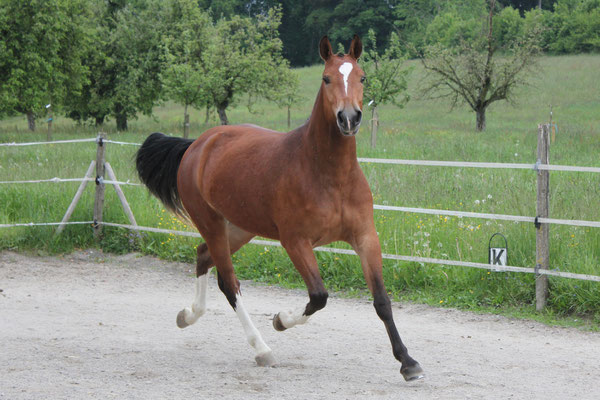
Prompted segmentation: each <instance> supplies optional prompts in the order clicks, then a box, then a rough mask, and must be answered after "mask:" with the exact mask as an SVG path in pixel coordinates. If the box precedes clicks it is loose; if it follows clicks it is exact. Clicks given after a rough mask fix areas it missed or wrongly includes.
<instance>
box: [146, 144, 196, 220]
mask: <svg viewBox="0 0 600 400" xmlns="http://www.w3.org/2000/svg"><path fill="white" fill-rule="evenodd" d="M192 142H193V140H192V139H182V138H177V137H171V136H167V135H164V134H162V133H158V132H157V133H153V134H152V135H150V136H148V137H147V138H146V140H145V141H144V143H143V144H142V147H140V149H139V150H138V152H137V155H136V157H135V166H136V168H137V171H138V175H139V176H140V180H141V181H142V182H143V183H144V185H146V186H147V187H148V189H149V190H150V192H151V193H152V194H153V195H155V196H156V197H158V198H159V199H160V201H162V203H163V204H164V205H165V206H166V207H167V208H168V209H169V210H171V211H173V212H174V213H176V214H178V215H181V216H184V215H185V210H184V208H183V204H181V199H180V198H179V192H178V191H177V170H178V169H179V163H181V159H182V158H183V154H184V153H185V151H186V150H187V149H188V147H190V145H191V144H192Z"/></svg>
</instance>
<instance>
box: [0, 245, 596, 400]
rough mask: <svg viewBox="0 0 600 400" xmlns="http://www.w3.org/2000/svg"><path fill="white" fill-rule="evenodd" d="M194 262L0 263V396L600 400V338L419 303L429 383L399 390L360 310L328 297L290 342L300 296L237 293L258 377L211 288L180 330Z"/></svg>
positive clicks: (386, 348)
mask: <svg viewBox="0 0 600 400" xmlns="http://www.w3.org/2000/svg"><path fill="white" fill-rule="evenodd" d="M191 268H192V266H191V265H187V264H179V263H168V262H164V261H160V260H156V259H153V258H149V257H140V256H138V255H127V256H119V257H116V256H107V255H103V254H101V253H98V252H90V251H86V252H79V253H75V254H72V255H68V256H65V257H58V258H57V257H31V256H24V255H20V254H15V253H10V252H4V253H0V289H1V290H2V291H1V292H0V399H11V400H12V399H88V398H91V399H95V398H98V399H111V398H116V399H184V398H195V399H370V398H373V399H379V398H381V399H599V398H600V382H599V378H600V334H598V333H589V332H581V331H579V330H576V329H566V328H553V327H547V326H543V325H541V324H538V323H535V322H529V321H519V320H512V319H508V318H504V317H498V316H492V315H476V314H472V313H467V312H460V311H456V310H451V309H437V308H431V307H427V306H423V305H412V304H405V305H402V306H399V305H397V304H396V305H394V316H395V319H396V323H397V325H398V328H399V330H400V334H401V336H402V338H403V340H404V342H405V343H406V344H407V346H408V348H409V350H410V353H411V355H412V356H413V357H414V358H416V359H417V360H418V361H419V362H420V363H421V365H422V366H423V368H424V369H425V373H426V378H425V379H423V380H420V381H417V382H409V383H407V382H405V381H404V380H403V379H402V377H401V375H400V373H399V367H400V365H399V364H398V363H397V362H396V361H395V359H394V358H393V356H392V354H391V349H390V344H389V342H388V339H387V335H386V334H385V330H384V327H383V324H382V323H381V322H380V321H379V320H378V318H377V316H376V314H375V311H374V309H373V307H372V305H371V304H370V302H369V301H368V300H366V299H345V298H341V297H339V296H335V295H333V296H332V297H330V300H329V303H328V305H327V307H326V308H325V309H324V310H322V311H320V312H318V313H317V314H315V315H314V316H313V317H312V318H311V320H310V321H309V322H308V324H306V325H304V326H298V327H294V328H292V329H290V330H288V331H285V332H276V331H275V330H274V329H273V327H272V318H273V314H274V313H276V312H278V311H280V310H287V309H292V308H296V307H298V306H300V305H303V304H305V303H306V301H307V296H306V293H305V292H304V291H290V290H283V289H280V288H274V287H265V286H260V285H255V284H251V283H249V282H243V283H242V293H243V296H244V299H245V300H244V301H245V305H246V308H247V309H248V310H249V312H250V313H251V315H252V317H253V319H254V322H255V324H256V325H257V327H258V329H259V330H260V331H261V333H262V334H263V337H264V339H265V341H266V342H267V344H269V345H270V347H271V348H272V349H273V352H274V355H275V357H276V358H277V360H278V362H279V364H278V366H277V367H274V368H261V367H258V366H256V364H255V363H254V353H253V351H252V349H251V348H250V346H249V345H248V344H247V343H246V340H245V337H244V335H243V332H242V331H241V327H240V323H239V321H238V320H237V318H236V316H235V313H234V312H233V311H232V310H231V309H230V307H229V305H228V303H227V302H226V300H225V298H224V296H223V295H222V294H221V293H220V292H219V290H218V288H217V285H216V282H215V280H214V279H213V278H211V281H210V283H209V294H208V296H209V298H208V307H209V309H208V311H207V313H206V315H205V316H204V317H202V318H201V319H200V320H199V321H198V322H197V323H196V324H195V325H192V326H190V327H188V328H186V329H184V330H180V329H179V328H177V327H176V325H175V317H176V315H177V312H178V311H179V310H180V309H181V308H182V307H184V306H189V305H190V303H191V301H192V298H193V290H194V279H193V275H192V273H191Z"/></svg>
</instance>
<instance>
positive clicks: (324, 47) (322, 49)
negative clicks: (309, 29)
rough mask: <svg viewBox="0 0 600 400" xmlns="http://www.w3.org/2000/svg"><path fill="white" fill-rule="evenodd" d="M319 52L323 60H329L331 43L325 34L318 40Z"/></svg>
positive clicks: (331, 51)
mask: <svg viewBox="0 0 600 400" xmlns="http://www.w3.org/2000/svg"><path fill="white" fill-rule="evenodd" d="M319 54H320V55H321V58H322V59H323V61H327V60H329V57H331V55H332V54H333V50H332V49H331V43H329V38H328V37H327V36H323V37H322V38H321V41H320V42H319Z"/></svg>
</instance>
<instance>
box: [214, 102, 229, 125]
mask: <svg viewBox="0 0 600 400" xmlns="http://www.w3.org/2000/svg"><path fill="white" fill-rule="evenodd" d="M217 112H218V113H219V119H220V120H221V125H229V121H228V120H227V114H226V113H225V107H221V106H217Z"/></svg>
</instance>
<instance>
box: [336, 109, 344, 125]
mask: <svg viewBox="0 0 600 400" xmlns="http://www.w3.org/2000/svg"><path fill="white" fill-rule="evenodd" d="M337 120H338V122H339V123H340V124H344V114H343V113H342V112H341V111H338V113H337Z"/></svg>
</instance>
